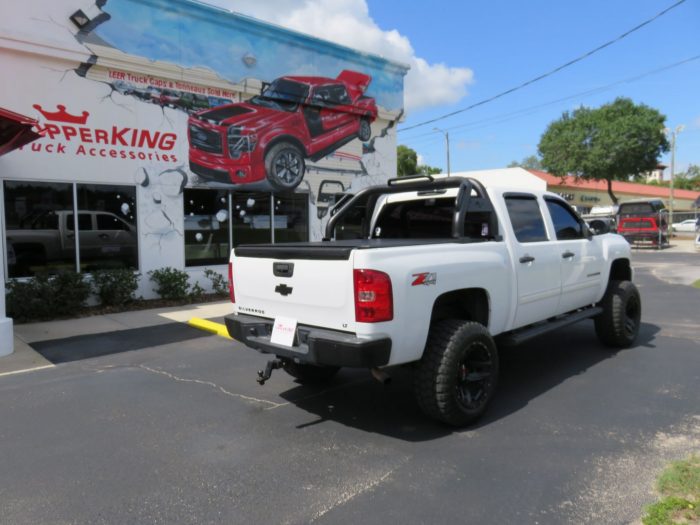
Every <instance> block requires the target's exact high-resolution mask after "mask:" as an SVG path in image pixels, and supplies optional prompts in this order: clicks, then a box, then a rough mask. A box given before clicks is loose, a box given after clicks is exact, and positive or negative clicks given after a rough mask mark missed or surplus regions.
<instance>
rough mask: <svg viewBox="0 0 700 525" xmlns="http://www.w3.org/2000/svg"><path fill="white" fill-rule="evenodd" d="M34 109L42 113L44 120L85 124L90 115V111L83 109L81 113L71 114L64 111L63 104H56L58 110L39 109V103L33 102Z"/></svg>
mask: <svg viewBox="0 0 700 525" xmlns="http://www.w3.org/2000/svg"><path fill="white" fill-rule="evenodd" d="M33 107H34V109H36V110H37V111H38V112H39V113H41V114H42V115H44V118H45V119H46V120H53V121H56V122H68V123H70V124H85V123H86V122H87V118H88V117H89V116H90V113H88V112H87V111H83V114H82V115H71V114H70V113H68V112H67V111H66V106H64V105H63V104H57V105H56V109H58V111H54V112H51V111H44V110H43V109H41V106H40V105H39V104H34V106H33Z"/></svg>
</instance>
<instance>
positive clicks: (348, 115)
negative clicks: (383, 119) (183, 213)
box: [187, 70, 377, 191]
mask: <svg viewBox="0 0 700 525" xmlns="http://www.w3.org/2000/svg"><path fill="white" fill-rule="evenodd" d="M370 82H371V77H370V76H369V75H365V74H363V73H358V72H355V71H348V70H345V71H343V72H342V73H340V75H338V77H337V78H335V79H332V78H325V77H301V76H286V77H281V78H278V79H276V80H275V81H273V82H272V83H271V84H269V85H268V86H267V87H265V88H264V89H263V90H262V93H261V94H260V95H258V96H255V97H253V98H251V99H250V100H248V101H246V102H241V103H236V104H227V105H224V106H219V107H217V108H214V109H210V110H204V111H200V112H198V113H196V114H194V115H192V116H191V117H190V118H189V120H188V133H187V135H188V139H189V160H190V169H191V170H192V172H193V173H196V174H197V175H199V176H200V177H201V178H203V179H205V180H209V181H214V182H220V183H225V184H236V185H241V184H253V183H260V182H264V181H267V183H268V184H269V186H270V187H271V188H272V189H273V190H274V191H291V190H293V189H294V188H296V187H297V186H298V185H299V183H300V182H301V181H302V180H303V179H304V173H305V170H306V164H305V161H306V160H307V159H308V160H310V161H317V160H319V159H321V158H323V157H325V156H327V155H329V154H331V153H333V152H334V151H336V150H337V149H339V148H341V147H342V146H343V145H345V144H347V143H348V142H350V141H352V140H354V139H356V138H357V139H359V140H361V141H363V142H366V141H368V140H369V139H370V137H371V134H372V130H371V124H372V122H373V121H374V120H375V119H376V118H377V106H376V103H375V101H374V99H373V98H371V97H366V96H364V93H365V91H366V89H367V86H369V83H370Z"/></svg>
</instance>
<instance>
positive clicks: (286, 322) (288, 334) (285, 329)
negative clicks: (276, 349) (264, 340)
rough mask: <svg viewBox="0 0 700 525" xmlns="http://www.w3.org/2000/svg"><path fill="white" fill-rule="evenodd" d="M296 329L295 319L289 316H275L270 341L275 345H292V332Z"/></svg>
mask: <svg viewBox="0 0 700 525" xmlns="http://www.w3.org/2000/svg"><path fill="white" fill-rule="evenodd" d="M296 331H297V320H296V319H291V318H290V317H277V318H276V319H275V324H274V325H273V326H272V337H271V338H270V342H272V343H274V344H276V345H282V346H292V345H294V333H295V332H296Z"/></svg>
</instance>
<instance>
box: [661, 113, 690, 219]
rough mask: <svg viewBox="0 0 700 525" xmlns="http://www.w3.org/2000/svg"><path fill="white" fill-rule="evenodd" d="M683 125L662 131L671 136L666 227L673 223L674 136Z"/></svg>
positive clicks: (681, 129)
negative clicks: (669, 182)
mask: <svg viewBox="0 0 700 525" xmlns="http://www.w3.org/2000/svg"><path fill="white" fill-rule="evenodd" d="M684 128H685V126H683V124H680V125H678V126H676V128H675V129H673V130H672V129H670V128H666V129H665V130H664V131H665V132H666V134H667V135H670V136H671V184H670V190H671V191H670V192H669V202H668V208H669V210H668V227H669V228H673V226H671V225H672V224H673V175H674V172H675V169H676V136H677V135H678V134H679V133H680V132H681V131H683V129H684Z"/></svg>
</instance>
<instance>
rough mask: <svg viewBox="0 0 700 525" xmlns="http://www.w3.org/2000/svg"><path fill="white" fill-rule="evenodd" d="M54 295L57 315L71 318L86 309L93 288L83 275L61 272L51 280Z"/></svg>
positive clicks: (54, 306)
mask: <svg viewBox="0 0 700 525" xmlns="http://www.w3.org/2000/svg"><path fill="white" fill-rule="evenodd" d="M50 283H51V289H52V290H53V293H54V300H53V301H52V303H53V308H54V310H55V312H56V314H57V315H60V316H71V315H74V314H75V313H76V312H78V311H80V310H82V309H83V308H85V302H86V301H87V299H88V297H90V291H91V286H90V283H89V282H88V281H86V280H85V278H84V276H83V274H80V273H75V272H61V273H59V274H57V275H56V276H54V277H53V278H52V279H50Z"/></svg>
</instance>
